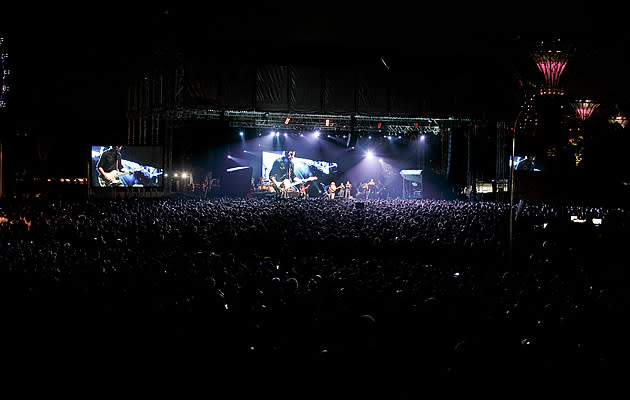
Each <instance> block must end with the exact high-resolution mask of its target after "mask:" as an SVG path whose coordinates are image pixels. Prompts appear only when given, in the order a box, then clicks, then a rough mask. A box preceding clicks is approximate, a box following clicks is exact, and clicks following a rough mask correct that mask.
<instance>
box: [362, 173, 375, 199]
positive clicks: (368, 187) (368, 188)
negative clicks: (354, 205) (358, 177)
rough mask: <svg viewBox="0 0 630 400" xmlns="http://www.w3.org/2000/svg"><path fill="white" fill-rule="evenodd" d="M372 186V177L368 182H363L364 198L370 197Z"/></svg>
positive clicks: (373, 184)
mask: <svg viewBox="0 0 630 400" xmlns="http://www.w3.org/2000/svg"><path fill="white" fill-rule="evenodd" d="M374 186H376V182H374V178H371V179H370V180H369V182H367V183H365V184H363V189H364V190H365V200H368V199H369V198H370V192H371V191H372V190H373V188H374Z"/></svg>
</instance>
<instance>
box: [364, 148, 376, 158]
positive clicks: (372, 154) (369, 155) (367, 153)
mask: <svg viewBox="0 0 630 400" xmlns="http://www.w3.org/2000/svg"><path fill="white" fill-rule="evenodd" d="M365 157H366V158H372V157H374V153H372V150H368V151H366V152H365Z"/></svg>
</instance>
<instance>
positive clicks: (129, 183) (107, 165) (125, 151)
mask: <svg viewBox="0 0 630 400" xmlns="http://www.w3.org/2000/svg"><path fill="white" fill-rule="evenodd" d="M163 160H164V152H163V148H162V146H118V147H116V146H91V163H90V167H91V177H92V178H91V185H92V187H102V188H113V187H123V188H125V187H163V186H164V161H163Z"/></svg>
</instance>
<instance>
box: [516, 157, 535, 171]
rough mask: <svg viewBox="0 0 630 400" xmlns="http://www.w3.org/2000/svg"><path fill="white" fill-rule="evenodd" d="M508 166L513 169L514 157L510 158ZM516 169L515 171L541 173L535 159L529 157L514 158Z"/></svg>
mask: <svg viewBox="0 0 630 400" xmlns="http://www.w3.org/2000/svg"><path fill="white" fill-rule="evenodd" d="M508 166H509V167H510V168H512V156H510V159H509V162H508ZM514 169H515V170H529V171H540V170H541V169H540V168H538V165H537V163H536V159H535V158H530V157H528V156H514Z"/></svg>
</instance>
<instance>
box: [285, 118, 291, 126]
mask: <svg viewBox="0 0 630 400" xmlns="http://www.w3.org/2000/svg"><path fill="white" fill-rule="evenodd" d="M289 122H291V118H290V117H286V118H285V119H284V124H285V125H289Z"/></svg>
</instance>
